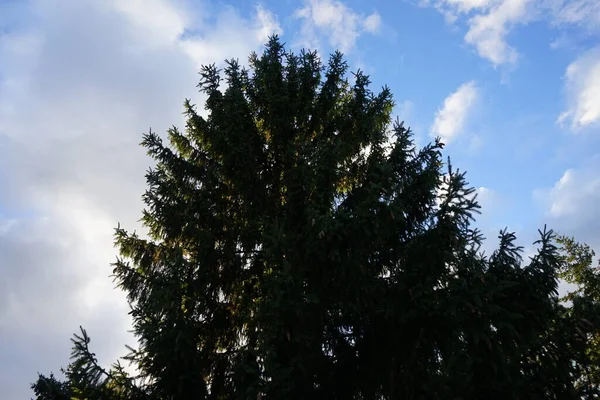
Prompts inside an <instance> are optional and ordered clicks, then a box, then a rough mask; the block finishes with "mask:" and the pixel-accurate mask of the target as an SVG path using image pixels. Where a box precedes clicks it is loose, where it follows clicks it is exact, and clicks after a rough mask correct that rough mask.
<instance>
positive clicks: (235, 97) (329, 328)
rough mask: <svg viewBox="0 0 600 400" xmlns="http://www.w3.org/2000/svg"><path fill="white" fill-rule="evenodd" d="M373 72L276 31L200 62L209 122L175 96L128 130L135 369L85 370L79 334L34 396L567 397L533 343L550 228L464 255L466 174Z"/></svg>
mask: <svg viewBox="0 0 600 400" xmlns="http://www.w3.org/2000/svg"><path fill="white" fill-rule="evenodd" d="M370 83H371V82H370V80H369V77H368V76H366V75H365V74H364V73H362V72H361V71H358V72H356V73H354V74H348V66H347V64H346V62H345V61H344V59H343V56H342V54H341V53H339V52H336V53H334V54H333V55H331V57H330V58H329V60H328V61H327V62H326V63H323V62H322V60H321V59H320V58H319V57H318V55H317V54H316V53H315V52H311V51H302V52H300V53H299V54H294V53H292V52H289V51H286V50H285V49H284V46H283V45H282V43H281V42H280V40H279V39H278V38H277V37H276V36H274V37H272V38H271V39H270V40H269V43H268V44H267V45H266V48H265V50H264V52H263V53H262V54H261V55H257V54H252V55H251V56H250V58H249V69H248V70H246V69H244V68H242V67H241V66H240V65H239V63H238V62H237V61H235V60H231V61H228V62H227V64H226V67H225V68H224V69H223V70H222V71H220V70H218V69H217V68H216V67H215V66H214V65H210V66H206V67H204V68H203V69H202V70H201V80H200V83H199V85H198V86H199V88H200V90H201V91H202V93H204V94H205V95H206V99H207V100H206V104H205V109H206V115H207V117H203V116H201V113H199V112H198V110H197V108H196V106H195V105H193V104H192V103H191V102H190V101H189V100H188V101H186V102H185V115H186V117H187V125H186V127H185V128H186V129H185V130H184V131H180V130H179V129H177V128H176V127H173V128H172V129H170V130H169V131H168V143H165V142H164V141H163V140H162V139H161V137H160V136H159V135H157V134H156V133H154V132H150V133H149V134H147V135H145V136H144V139H143V142H142V145H143V146H144V147H145V148H146V149H147V150H148V154H149V155H150V156H151V157H152V158H153V159H154V160H155V162H156V167H155V168H153V169H151V170H149V171H148V173H147V175H146V178H147V183H148V189H147V191H146V193H145V195H144V197H143V199H144V202H145V205H146V208H145V210H144V211H143V218H142V221H143V223H144V225H145V227H146V228H147V229H148V232H149V238H148V239H146V238H143V237H140V236H139V235H137V234H136V233H135V232H134V233H129V232H127V231H125V230H124V229H122V228H120V227H119V228H117V230H116V246H117V247H118V249H119V253H120V257H119V258H118V259H117V261H116V263H115V264H114V271H113V272H114V278H115V279H116V282H117V283H118V285H119V287H120V288H121V289H123V290H124V291H125V292H126V294H127V296H128V300H129V302H130V305H131V315H132V317H133V321H134V332H135V334H136V337H137V338H138V340H139V347H138V348H136V349H130V350H131V353H130V354H129V355H128V356H126V357H125V359H126V360H128V361H130V362H133V363H134V365H135V367H136V368H137V370H138V371H139V376H136V377H130V376H128V375H127V374H126V373H125V372H124V370H123V369H122V368H121V367H120V365H119V364H116V365H115V366H114V367H113V368H112V369H110V370H105V369H103V368H102V367H100V366H99V365H98V362H97V360H96V359H95V357H94V356H93V354H92V353H91V352H90V351H89V349H88V344H89V337H88V336H87V334H86V333H85V331H83V330H82V335H80V336H78V337H76V338H75V339H74V345H75V347H74V353H73V363H72V364H71V365H70V366H69V367H68V368H67V370H66V371H65V375H66V381H65V382H58V381H57V380H56V379H55V378H54V377H52V376H51V377H50V378H47V377H44V376H43V375H41V376H40V377H39V379H38V381H37V382H36V384H35V385H34V389H35V391H36V395H37V396H38V397H37V398H38V399H50V398H53V399H54V398H56V399H59V398H62V397H60V396H65V397H64V398H75V399H84V398H87V399H134V398H135V399H161V400H167V399H173V400H174V399H177V400H180V399H183V400H185V399H215V400H216V399H240V400H241V399H252V400H254V399H265V398H266V399H340V400H341V399H365V400H366V399H369V400H378V399H482V398H490V399H495V398H497V399H525V398H527V399H533V398H540V399H541V398H557V399H558V398H565V399H566V398H576V397H565V396H572V393H574V380H573V377H572V376H571V375H570V374H569V373H566V374H563V373H562V372H561V370H560V368H558V367H562V366H563V365H562V364H560V361H561V360H562V359H559V358H560V357H554V358H553V356H554V355H555V353H549V352H547V351H546V348H547V347H548V346H547V344H548V343H547V342H548V341H551V339H550V334H549V333H548V332H550V331H551V329H552V327H554V326H555V325H556V321H557V317H556V316H557V315H558V314H557V311H556V310H557V292H556V289H557V273H558V270H559V266H560V264H561V262H562V261H561V258H560V257H559V252H558V249H557V247H556V245H555V240H554V236H553V233H552V231H546V230H544V231H543V232H540V234H541V239H540V241H539V251H538V253H537V255H536V256H535V257H533V258H532V259H531V260H530V261H529V262H528V263H527V265H524V264H523V262H522V259H521V255H520V251H521V250H520V248H519V247H517V246H516V245H515V244H514V241H515V237H514V235H513V234H511V233H509V232H507V231H502V232H501V233H500V236H499V240H500V245H499V248H498V250H497V251H495V252H494V253H493V254H492V255H490V256H489V257H488V256H486V255H485V254H482V253H480V252H479V247H480V245H481V242H482V240H483V238H482V237H481V234H480V233H479V231H478V230H477V229H475V228H474V227H473V216H474V214H475V213H477V212H478V209H479V206H478V204H477V202H476V196H475V191H474V189H473V188H472V187H470V186H469V185H468V183H467V182H466V178H465V174H464V173H462V172H460V171H458V170H454V169H453V168H452V166H451V165H450V162H449V160H448V162H444V159H443V158H442V153H441V150H442V148H443V144H442V143H441V142H440V140H435V141H434V142H433V143H430V144H428V145H426V146H424V147H423V148H421V149H418V148H417V147H416V146H415V144H414V137H413V134H412V132H411V130H410V129H409V128H407V127H405V126H404V124H403V123H402V122H399V121H396V122H393V120H392V111H393V107H394V102H393V99H392V95H391V92H390V90H389V89H388V88H387V87H384V88H382V89H381V90H380V91H378V92H374V91H372V89H371V88H370ZM561 337H562V336H561ZM542 359H543V360H542ZM540 360H542V361H540ZM568 368H570V367H568ZM568 371H570V370H569V369H568ZM52 393H59V394H60V395H58V394H57V395H56V397H53V396H55V395H53V394H52ZM561 396H562V397H561Z"/></svg>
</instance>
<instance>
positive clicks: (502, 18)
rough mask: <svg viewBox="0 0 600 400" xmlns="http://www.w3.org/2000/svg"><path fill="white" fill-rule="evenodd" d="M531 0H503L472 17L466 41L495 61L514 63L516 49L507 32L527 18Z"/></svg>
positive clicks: (478, 51)
mask: <svg viewBox="0 0 600 400" xmlns="http://www.w3.org/2000/svg"><path fill="white" fill-rule="evenodd" d="M529 3H531V0H504V1H502V2H500V3H497V4H496V5H494V6H493V7H492V8H491V9H489V11H487V12H484V13H481V14H478V15H475V16H474V17H472V18H471V19H469V23H468V24H469V31H468V32H467V34H466V35H465V41H466V42H467V43H469V44H471V45H473V46H474V47H475V48H476V49H477V53H478V54H479V56H481V57H483V58H486V59H488V60H490V61H491V62H492V63H493V64H494V65H501V64H506V63H508V64H513V63H515V62H516V61H517V57H518V55H517V51H516V50H515V49H514V48H512V47H511V46H509V45H508V44H507V42H506V35H507V34H508V32H509V29H510V28H511V27H512V25H514V24H516V23H523V22H525V21H526V13H527V5H528V4H529Z"/></svg>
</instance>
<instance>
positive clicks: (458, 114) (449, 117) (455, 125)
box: [430, 81, 478, 143]
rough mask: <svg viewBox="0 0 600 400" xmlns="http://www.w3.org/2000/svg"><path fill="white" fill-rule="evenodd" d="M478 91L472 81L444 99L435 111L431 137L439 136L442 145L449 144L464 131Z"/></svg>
mask: <svg viewBox="0 0 600 400" xmlns="http://www.w3.org/2000/svg"><path fill="white" fill-rule="evenodd" d="M477 95H478V90H477V86H476V84H475V82H474V81H470V82H467V83H464V84H462V85H461V86H460V87H459V88H458V89H457V90H456V91H455V92H454V93H452V94H451V95H449V96H448V97H446V99H445V100H444V104H443V105H442V107H441V108H440V109H439V110H438V111H437V113H436V115H435V120H434V121H433V125H432V126H431V129H430V134H431V136H433V137H435V136H440V137H441V138H442V141H443V142H444V143H450V142H451V141H452V140H454V139H455V138H456V137H457V136H458V135H459V134H460V133H461V131H462V130H463V129H464V126H465V123H466V121H467V119H468V117H469V112H470V111H471V109H472V107H473V105H474V104H475V102H476V100H477Z"/></svg>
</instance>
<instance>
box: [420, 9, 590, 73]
mask: <svg viewBox="0 0 600 400" xmlns="http://www.w3.org/2000/svg"><path fill="white" fill-rule="evenodd" d="M421 3H422V4H424V5H426V6H427V5H428V6H433V7H435V8H436V9H437V10H439V11H440V12H441V13H442V14H443V15H444V16H445V17H446V21H447V22H449V23H465V24H466V26H467V28H468V30H467V33H466V34H465V38H464V39H465V42H466V43H468V44H470V45H471V46H473V48H474V49H475V50H476V51H477V53H478V54H479V56H480V57H482V58H484V59H486V60H488V61H490V62H491V63H492V64H494V65H495V66H501V65H511V64H515V63H516V62H517V61H518V58H519V52H518V49H516V48H515V47H514V46H513V45H511V44H510V43H509V42H508V39H507V38H508V35H509V34H510V32H511V31H512V30H513V29H514V28H515V27H517V26H519V25H523V24H527V23H529V22H532V21H538V20H546V21H548V22H549V24H550V25H552V26H555V27H563V26H575V27H582V28H584V29H586V30H588V31H600V2H598V1H597V0H546V1H535V0H424V1H422V2H421Z"/></svg>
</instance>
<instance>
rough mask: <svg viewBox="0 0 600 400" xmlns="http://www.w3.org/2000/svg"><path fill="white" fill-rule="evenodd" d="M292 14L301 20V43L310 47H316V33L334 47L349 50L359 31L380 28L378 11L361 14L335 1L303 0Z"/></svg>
mask: <svg viewBox="0 0 600 400" xmlns="http://www.w3.org/2000/svg"><path fill="white" fill-rule="evenodd" d="M294 15H295V16H296V18H300V19H302V20H303V23H302V28H301V38H300V44H301V45H302V46H305V47H308V48H312V49H315V48H318V47H319V40H318V34H322V35H325V36H327V37H328V40H329V44H330V45H331V46H332V47H333V48H334V49H339V50H340V51H342V52H344V53H348V52H350V51H352V49H353V48H354V46H355V44H356V40H357V39H358V37H359V36H360V35H361V34H363V33H364V32H367V33H371V34H373V33H377V32H378V31H379V29H380V27H381V16H380V15H379V14H378V13H376V12H373V13H372V14H370V15H368V16H364V15H361V14H358V13H356V12H354V11H353V10H352V9H350V8H349V7H347V6H346V5H345V4H343V3H342V2H341V1H337V0H306V4H305V6H304V7H303V8H300V9H298V10H296V12H295V14H294Z"/></svg>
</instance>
